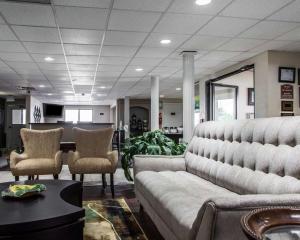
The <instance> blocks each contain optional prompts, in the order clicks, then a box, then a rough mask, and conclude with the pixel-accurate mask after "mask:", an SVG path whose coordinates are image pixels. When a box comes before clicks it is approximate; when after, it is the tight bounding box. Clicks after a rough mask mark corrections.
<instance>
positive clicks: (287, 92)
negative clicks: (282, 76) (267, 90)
mask: <svg viewBox="0 0 300 240" xmlns="http://www.w3.org/2000/svg"><path fill="white" fill-rule="evenodd" d="M280 96H281V99H294V86H293V85H291V84H284V85H281V86H280Z"/></svg>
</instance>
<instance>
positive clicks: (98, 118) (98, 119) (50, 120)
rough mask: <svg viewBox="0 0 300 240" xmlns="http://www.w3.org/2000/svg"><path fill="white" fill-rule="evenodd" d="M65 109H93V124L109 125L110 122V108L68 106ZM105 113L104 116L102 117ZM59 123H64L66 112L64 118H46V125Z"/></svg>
mask: <svg viewBox="0 0 300 240" xmlns="http://www.w3.org/2000/svg"><path fill="white" fill-rule="evenodd" d="M65 109H93V123H109V122H110V106H109V105H103V106H96V105H93V106H71V105H66V106H65V107H64V110H65ZM100 113H104V115H100ZM57 121H64V112H63V117H62V118H45V122H46V123H56V122H57Z"/></svg>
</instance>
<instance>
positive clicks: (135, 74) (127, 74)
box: [122, 66, 151, 77]
mask: <svg viewBox="0 0 300 240" xmlns="http://www.w3.org/2000/svg"><path fill="white" fill-rule="evenodd" d="M141 67H142V68H143V69H144V70H143V71H140V72H137V71H136V70H135V69H136V68H141ZM149 70H151V67H146V66H128V67H127V68H126V69H125V71H124V72H123V74H122V77H143V76H145V75H146V74H147V72H148V71H149Z"/></svg>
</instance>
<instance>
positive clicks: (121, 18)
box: [108, 10, 160, 32]
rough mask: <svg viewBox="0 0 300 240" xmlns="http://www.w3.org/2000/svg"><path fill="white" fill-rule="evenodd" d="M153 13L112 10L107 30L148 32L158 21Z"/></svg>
mask: <svg viewBox="0 0 300 240" xmlns="http://www.w3.org/2000/svg"><path fill="white" fill-rule="evenodd" d="M159 16H160V14H159V13H155V12H138V11H120V10H113V11H112V13H111V15H110V19H109V25H108V29H109V30H119V31H139V32H149V31H150V30H151V29H152V28H153V26H154V25H155V23H156V22H157V21H158V19H159Z"/></svg>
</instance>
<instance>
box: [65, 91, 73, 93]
mask: <svg viewBox="0 0 300 240" xmlns="http://www.w3.org/2000/svg"><path fill="white" fill-rule="evenodd" d="M64 93H73V92H72V91H64Z"/></svg>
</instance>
